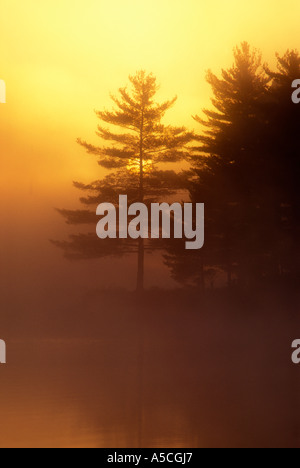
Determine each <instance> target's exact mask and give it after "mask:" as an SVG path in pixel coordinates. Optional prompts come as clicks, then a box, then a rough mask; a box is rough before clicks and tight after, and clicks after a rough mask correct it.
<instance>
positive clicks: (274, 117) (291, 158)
mask: <svg viewBox="0 0 300 468" xmlns="http://www.w3.org/2000/svg"><path fill="white" fill-rule="evenodd" d="M266 72H267V74H268V76H269V77H270V78H271V79H272V86H271V87H270V90H269V101H268V130H269V132H268V138H267V141H268V145H269V148H268V150H269V154H270V161H269V173H270V174H271V177H272V181H273V185H272V188H273V190H272V192H271V193H272V199H273V201H275V202H276V204H275V210H276V214H277V218H276V219H277V229H275V228H274V232H275V233H277V234H278V235H277V238H276V244H277V252H278V259H279V267H280V271H281V273H291V274H293V275H295V274H296V275H299V263H300V258H299V257H300V253H299V229H300V226H299V225H300V191H299V174H300V139H299V128H300V105H295V104H294V103H293V102H292V99H291V95H292V91H293V90H292V88H291V85H292V82H293V81H294V80H295V79H299V77H300V56H299V53H298V51H296V50H291V51H290V50H288V51H287V52H286V53H285V54H284V55H283V56H282V57H281V56H280V55H279V54H277V70H276V71H271V70H270V69H269V67H267V66H266Z"/></svg>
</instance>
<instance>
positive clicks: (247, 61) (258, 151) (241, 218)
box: [167, 43, 270, 287]
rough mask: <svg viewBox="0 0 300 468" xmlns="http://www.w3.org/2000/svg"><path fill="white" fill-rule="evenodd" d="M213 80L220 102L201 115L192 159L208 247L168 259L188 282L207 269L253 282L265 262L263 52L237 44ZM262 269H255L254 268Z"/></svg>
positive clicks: (194, 188)
mask: <svg viewBox="0 0 300 468" xmlns="http://www.w3.org/2000/svg"><path fill="white" fill-rule="evenodd" d="M207 81H208V83H209V84H210V85H211V87H212V91H213V96H214V97H213V99H212V103H213V106H214V108H213V109H212V110H207V109H206V110H204V111H203V112H204V118H201V117H198V116H196V117H195V120H196V121H197V122H198V123H200V125H201V126H202V133H201V134H200V135H199V136H198V141H199V146H198V147H197V148H195V151H196V152H195V154H194V156H193V157H192V158H191V161H192V164H193V166H194V177H195V178H194V179H192V181H191V186H190V195H191V199H192V201H193V202H194V203H200V202H204V203H205V205H206V209H205V213H206V214H205V223H206V233H205V246H204V248H203V249H202V251H200V252H199V255H198V258H197V256H195V255H191V254H190V253H188V252H184V250H183V249H182V250H181V253H180V251H179V250H178V249H177V250H176V251H173V252H172V249H171V252H170V251H169V254H170V255H168V257H167V263H168V264H169V265H170V266H171V267H172V268H173V273H174V272H176V271H177V272H178V274H179V276H178V278H179V279H180V280H181V281H182V275H183V274H185V275H186V277H187V278H189V280H193V279H194V281H196V282H197V283H198V284H200V285H201V286H202V287H203V283H204V278H203V276H204V274H205V272H208V273H209V277H210V279H211V277H212V273H213V271H215V272H218V271H220V270H224V271H226V272H227V277H228V283H229V284H230V283H231V282H232V278H233V275H234V273H236V274H238V277H239V279H240V281H244V282H246V281H247V277H248V276H249V274H250V273H253V270H257V268H261V266H260V264H259V261H257V259H258V257H259V258H260V259H261V257H262V256H263V255H264V252H262V251H261V249H260V244H259V236H260V233H259V232H258V231H256V230H255V227H257V226H258V225H259V223H260V220H261V211H260V210H259V209H258V205H257V203H258V200H259V196H260V195H259V193H258V191H257V183H258V179H261V171H262V168H263V167H264V156H263V152H262V149H263V147H264V142H263V138H264V132H263V129H264V126H265V123H266V116H265V100H266V93H267V87H268V82H269V81H270V77H268V76H267V75H266V73H265V71H264V69H263V67H262V62H261V55H260V53H259V52H258V51H257V50H251V48H250V46H249V44H247V43H242V45H241V46H240V47H236V48H235V50H234V64H233V66H232V67H231V68H229V69H228V70H222V76H221V78H218V77H217V76H216V75H214V74H213V73H212V72H211V71H209V72H208V74H207ZM256 273H257V271H256Z"/></svg>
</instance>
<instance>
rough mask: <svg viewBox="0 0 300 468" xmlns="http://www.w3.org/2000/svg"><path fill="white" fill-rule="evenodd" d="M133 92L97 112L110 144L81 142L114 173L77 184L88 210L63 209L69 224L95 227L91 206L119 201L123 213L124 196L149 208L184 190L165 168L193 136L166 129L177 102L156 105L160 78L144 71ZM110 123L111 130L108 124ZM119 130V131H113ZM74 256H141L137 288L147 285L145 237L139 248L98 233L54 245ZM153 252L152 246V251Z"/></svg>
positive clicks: (100, 130) (184, 151)
mask: <svg viewBox="0 0 300 468" xmlns="http://www.w3.org/2000/svg"><path fill="white" fill-rule="evenodd" d="M129 80H130V83H131V89H128V88H121V89H119V95H118V96H111V98H112V100H113V102H114V105H115V108H114V110H112V111H98V112H96V114H97V117H98V118H99V120H100V121H101V124H100V125H99V126H98V130H97V135H98V136H99V137H100V139H101V141H107V142H108V144H107V145H101V146H95V145H92V144H89V143H87V142H86V141H83V140H81V139H79V140H78V143H79V144H80V145H81V146H83V147H84V148H85V149H86V151H87V152H88V153H90V154H93V155H95V156H96V157H97V158H98V164H99V165H100V166H101V167H103V168H105V169H107V170H109V171H110V174H109V175H107V176H106V177H105V178H104V179H103V180H97V181H95V182H92V183H91V184H88V185H85V184H81V183H78V182H75V183H74V184H75V186H76V187H77V188H78V189H80V190H82V191H84V192H85V193H87V196H85V197H84V198H81V200H80V201H81V203H82V204H83V205H85V206H86V208H85V209H83V210H75V211H74V210H73V211H72V210H71V211H70V210H59V211H60V213H61V214H62V215H63V216H64V217H65V219H66V221H67V223H69V224H94V225H95V227H96V215H95V209H94V210H91V209H90V208H88V207H91V206H94V208H95V206H96V205H98V204H99V203H103V202H110V203H114V204H115V206H116V208H117V209H118V199H119V195H121V194H122V195H125V194H126V195H128V202H129V203H133V202H136V201H138V202H141V203H145V204H149V203H152V202H154V201H159V199H160V198H161V197H162V196H163V197H164V198H165V197H166V196H169V195H171V194H174V193H175V192H176V191H177V190H178V189H180V188H181V187H182V184H183V177H182V175H180V174H178V173H176V172H175V171H172V170H166V168H165V163H177V162H179V161H181V160H182V159H183V158H185V157H186V156H187V148H186V145H187V144H188V143H189V142H190V141H191V139H192V137H193V135H192V134H191V133H189V132H187V131H186V129H185V128H184V127H174V126H166V125H164V124H163V123H162V118H163V117H164V115H165V113H166V112H167V111H168V110H169V109H170V108H171V107H172V106H173V105H174V103H175V102H176V99H177V98H174V99H172V100H171V101H166V102H164V103H162V104H158V103H156V102H155V96H156V93H157V91H158V86H157V82H156V78H155V77H154V76H153V75H152V74H150V75H147V74H146V73H145V72H144V71H140V72H138V73H137V74H136V75H135V76H130V77H129ZM105 124H108V125H109V128H107V127H106V126H105ZM113 128H116V129H118V130H113ZM55 244H56V245H57V246H59V247H61V248H63V249H64V251H65V254H66V256H67V257H69V258H97V257H103V256H108V255H116V256H120V255H125V254H129V253H133V252H136V251H137V252H138V275H137V290H138V291H141V290H143V287H144V253H145V248H150V246H145V242H144V239H142V238H139V239H138V242H137V245H136V242H134V241H132V240H127V239H126V240H121V239H107V240H105V241H103V240H101V241H100V240H99V239H97V238H96V234H79V235H78V234H77V235H73V236H71V238H70V239H69V241H66V242H55ZM151 248H152V247H151Z"/></svg>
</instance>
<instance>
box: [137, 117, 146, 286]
mask: <svg viewBox="0 0 300 468" xmlns="http://www.w3.org/2000/svg"><path fill="white" fill-rule="evenodd" d="M139 198H140V200H139V202H140V203H144V109H143V111H142V119H141V131H140V197H139ZM138 242H139V245H138V272H137V287H136V289H137V292H138V293H141V292H143V291H144V276H145V275H144V269H145V245H144V244H145V242H144V239H142V238H139V241H138Z"/></svg>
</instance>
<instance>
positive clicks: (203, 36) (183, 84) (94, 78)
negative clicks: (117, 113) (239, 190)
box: [0, 0, 300, 189]
mask: <svg viewBox="0 0 300 468" xmlns="http://www.w3.org/2000/svg"><path fill="white" fill-rule="evenodd" d="M299 14H300V4H299V1H297V0H287V1H284V2H283V1H282V0H275V1H274V0H273V1H271V0H251V1H238V0H226V1H224V0H209V1H208V0H172V1H170V0H143V1H141V0H109V1H108V0H84V1H81V0H43V1H40V0H25V1H23V2H20V0H2V1H1V15H0V41H1V42H0V51H1V55H0V57H1V59H0V78H2V79H4V80H5V81H6V85H7V104H6V106H4V105H2V106H1V108H0V109H1V114H0V123H1V130H0V131H1V145H2V149H1V154H2V156H3V158H4V171H3V170H1V176H0V177H1V179H0V182H1V185H2V187H3V184H4V185H10V182H11V181H10V178H11V177H13V178H14V179H13V180H18V181H20V183H22V184H23V183H25V184H29V185H30V184H41V186H43V187H44V188H47V189H50V188H51V187H53V185H55V186H56V188H58V186H59V188H60V189H62V188H63V186H64V185H65V184H67V183H68V181H71V180H72V178H73V177H75V178H78V177H79V178H80V177H81V178H86V179H87V180H88V179H89V178H90V177H91V176H92V177H97V174H98V168H97V166H96V165H95V164H94V159H93V158H91V157H89V156H85V155H84V152H83V150H82V149H81V148H77V145H76V144H75V140H76V138H77V137H78V136H80V137H83V138H87V139H93V140H94V139H95V137H94V131H95V127H96V123H97V122H96V118H95V116H94V114H93V109H94V108H102V107H103V106H109V105H110V101H109V98H108V94H109V92H111V91H114V90H116V89H117V88H118V87H120V86H123V85H124V84H125V83H126V82H127V76H128V74H132V73H134V72H135V71H136V70H137V69H141V68H143V69H146V70H149V71H152V72H153V73H154V74H156V75H157V77H158V80H159V82H160V83H161V92H160V97H161V98H165V97H172V96H173V95H175V94H177V95H178V103H177V105H176V107H175V109H174V110H173V111H172V112H171V113H170V117H169V120H170V121H171V122H176V123H178V124H181V123H183V124H186V125H193V121H192V119H191V115H192V114H195V113H199V112H200V110H201V108H202V107H203V106H207V105H209V97H210V89H209V87H208V85H207V84H206V83H205V80H204V76H205V71H206V70H207V69H208V68H212V69H213V70H214V71H215V72H218V71H219V70H220V68H221V67H227V66H229V65H230V64H231V62H232V48H233V47H234V45H236V44H237V43H239V42H241V41H242V40H247V41H249V42H250V43H251V44H253V45H254V46H256V47H259V48H261V49H262V51H263V54H264V59H265V60H270V59H272V60H273V55H274V52H275V51H276V50H278V51H279V52H284V51H285V49H286V48H288V47H297V46H298V44H299V42H298V41H297V39H298V40H299V17H300V16H299ZM2 168H3V163H2ZM94 171H95V172H94Z"/></svg>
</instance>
